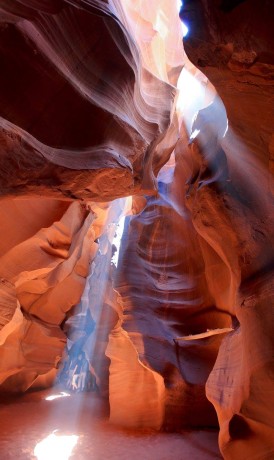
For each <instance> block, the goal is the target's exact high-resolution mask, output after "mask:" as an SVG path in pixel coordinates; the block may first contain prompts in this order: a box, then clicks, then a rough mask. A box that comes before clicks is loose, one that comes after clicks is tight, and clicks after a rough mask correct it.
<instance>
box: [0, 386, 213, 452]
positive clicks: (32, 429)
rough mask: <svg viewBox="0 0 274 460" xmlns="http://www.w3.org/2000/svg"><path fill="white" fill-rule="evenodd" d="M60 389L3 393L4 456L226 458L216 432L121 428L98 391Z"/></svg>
mask: <svg viewBox="0 0 274 460" xmlns="http://www.w3.org/2000/svg"><path fill="white" fill-rule="evenodd" d="M62 391H63V390H62V389H60V388H52V389H51V390H48V391H39V392H35V393H28V394H25V395H24V396H21V397H16V398H12V399H11V398H2V400H1V405H0V420H1V425H0V452H1V455H0V458H1V460H15V459H16V460H21V459H22V460H24V459H26V460H28V459H31V460H35V459H38V460H46V459H49V460H55V459H56V460H57V459H58V460H66V459H68V458H70V459H72V460H73V459H74V460H86V459H88V460H101V459H104V460H107V459H109V460H118V459H119V460H135V459H136V460H137V459H138V460H139V459H141V460H154V459H155V460H156V459H157V460H171V459H172V460H213V459H220V458H222V457H221V455H220V453H219V449H218V444H217V433H216V432H214V431H195V432H194V431H189V432H181V433H165V432H155V431H150V430H139V431H136V430H134V431H133V430H129V429H127V430H125V429H120V428H117V427H114V426H112V425H111V424H110V423H109V422H108V408H107V406H106V403H105V402H104V401H103V400H102V399H101V398H100V397H99V396H97V395H95V394H94V393H82V394H72V395H70V396H65V395H66V393H65V392H63V393H62ZM56 395H57V396H59V397H58V398H56V397H54V396H56ZM61 395H64V396H63V397H61ZM67 395H68V393H67ZM46 398H48V399H46ZM39 443H40V444H39ZM73 445H74V447H73V448H72V446H73ZM70 452H71V454H69V453H70Z"/></svg>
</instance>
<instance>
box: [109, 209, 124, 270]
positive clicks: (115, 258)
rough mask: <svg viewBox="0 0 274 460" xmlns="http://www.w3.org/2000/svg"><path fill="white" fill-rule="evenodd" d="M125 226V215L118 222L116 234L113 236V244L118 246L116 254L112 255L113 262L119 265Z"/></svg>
mask: <svg viewBox="0 0 274 460" xmlns="http://www.w3.org/2000/svg"><path fill="white" fill-rule="evenodd" d="M124 226H125V216H122V217H121V219H120V220H119V222H118V225H117V227H116V232H115V236H114V238H113V241H112V244H114V246H116V251H115V253H114V255H113V256H112V259H111V262H112V263H113V264H114V265H115V267H117V265H118V260H119V252H120V246H121V239H122V236H123V231H124Z"/></svg>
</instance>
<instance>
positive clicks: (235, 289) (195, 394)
mask: <svg viewBox="0 0 274 460" xmlns="http://www.w3.org/2000/svg"><path fill="white" fill-rule="evenodd" d="M209 3H210V5H209ZM176 6H177V5H176V2H175V0H174V1H172V2H171V1H168V0H157V1H156V0H150V1H147V0H142V1H140V2H136V1H134V0H85V1H84V0H58V1H57V0H56V1H55V0H54V1H53V0H43V1H38V0H20V1H19V0H14V1H13V2H10V1H8V0H0V53H1V63H2V67H3V70H2V71H1V73H0V83H1V85H0V87H1V114H0V162H1V167H0V215H1V227H0V362H1V366H0V390H1V392H3V393H7V392H9V393H10V392H12V393H18V392H19V393H20V392H25V391H27V390H29V389H32V390H34V389H38V388H45V387H48V386H50V385H53V384H54V382H56V379H57V380H58V381H59V382H60V383H66V381H65V380H62V378H63V377H62V376H65V375H67V374H66V363H75V359H77V356H78V353H79V352H80V351H81V352H83V353H84V354H85V356H87V357H88V362H89V370H90V372H91V374H92V378H93V380H92V381H93V389H95V388H96V389H99V390H100V392H101V395H102V396H103V397H106V398H108V399H109V408H110V420H111V422H113V423H116V424H118V425H122V426H127V427H131V428H153V429H165V430H180V429H183V428H187V429H190V428H191V429H197V428H201V427H207V428H208V427H210V428H220V434H219V446H220V450H221V453H222V455H223V457H224V458H225V459H226V460H234V459H239V458H244V457H246V458H248V459H250V460H252V459H254V460H255V459H260V460H268V459H269V460H270V459H271V458H273V456H274V444H273V437H272V432H273V426H274V419H273V414H272V411H271V407H272V406H271V403H272V402H273V345H274V344H273V328H274V324H273V318H274V315H273V305H274V285H273V267H274V250H273V248H274V234H273V228H274V212H273V211H274V200H273V198H274V196H273V191H274V187H273V159H274V153H273V152H274V149H273V120H274V114H273V68H274V67H273V65H274V57H273V46H272V34H271V23H270V18H271V11H272V6H271V5H270V4H269V2H266V1H265V2H262V4H261V5H258V2H255V1H253V0H245V1H232V0H231V1H222V2H217V1H213V2H208V1H206V0H195V1H194V0H193V1H185V2H184V8H183V9H182V11H181V16H182V17H183V20H184V21H185V22H186V23H187V25H188V26H189V28H190V35H189V37H186V38H185V40H184V46H185V51H186V53H185V51H184V48H183V44H182V25H181V23H180V20H179V16H178V11H177V8H176ZM241 18H244V26H243V22H242V19H241ZM68 374H69V373H68ZM66 378H67V377H66ZM74 386H75V380H74V383H73V385H72V386H71V388H72V390H74V389H75V388H74Z"/></svg>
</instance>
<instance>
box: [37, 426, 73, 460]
mask: <svg viewBox="0 0 274 460" xmlns="http://www.w3.org/2000/svg"><path fill="white" fill-rule="evenodd" d="M56 431H57V430H55V431H54V432H53V433H51V434H50V435H49V436H47V437H46V438H45V439H43V440H42V441H40V442H38V443H37V444H36V446H35V449H34V455H35V457H36V458H37V459H38V460H68V459H69V458H70V456H71V455H72V451H73V448H74V447H75V446H76V444H77V441H78V438H79V436H76V435H74V434H73V435H68V436H63V435H56V434H55V433H56Z"/></svg>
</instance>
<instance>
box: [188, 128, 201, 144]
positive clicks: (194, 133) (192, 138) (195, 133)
mask: <svg viewBox="0 0 274 460" xmlns="http://www.w3.org/2000/svg"><path fill="white" fill-rule="evenodd" d="M199 132H200V129H194V131H193V133H191V136H190V138H189V140H190V141H193V140H194V139H195V137H197V136H198V134H199Z"/></svg>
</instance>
